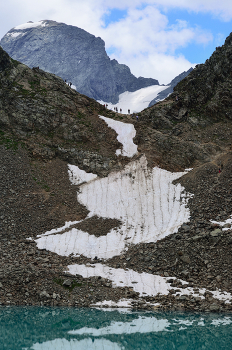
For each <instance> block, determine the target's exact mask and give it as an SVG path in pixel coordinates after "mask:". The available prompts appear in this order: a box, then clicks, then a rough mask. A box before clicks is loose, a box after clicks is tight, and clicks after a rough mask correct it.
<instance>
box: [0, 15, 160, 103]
mask: <svg viewBox="0 0 232 350" xmlns="http://www.w3.org/2000/svg"><path fill="white" fill-rule="evenodd" d="M0 45H1V46H2V47H3V49H4V50H6V51H7V52H8V53H9V55H10V56H11V57H13V58H14V59H17V60H18V61H20V62H23V63H24V64H26V65H28V66H29V67H31V68H32V67H36V66H39V67H40V68H41V69H43V70H45V71H48V72H51V73H54V74H56V75H58V76H60V77H62V78H63V79H66V80H67V81H70V82H72V83H73V84H74V85H75V87H76V89H77V91H78V92H80V93H82V94H84V95H86V96H89V97H92V98H94V99H96V100H102V101H105V102H112V103H116V102H118V96H119V94H121V93H123V92H125V91H136V90H138V89H141V88H143V87H147V86H150V85H158V84H159V82H158V80H156V79H151V78H143V77H139V78H136V77H135V76H134V75H133V74H132V73H131V71H130V69H129V67H127V66H126V65H124V64H119V63H118V62H117V61H116V60H115V59H114V60H111V59H110V58H109V57H108V55H107V53H106V51H105V42H104V41H103V40H102V39H101V38H99V37H95V36H94V35H92V34H89V33H88V32H86V31H85V30H83V29H80V28H77V27H74V26H71V25H67V24H65V23H58V22H55V21H50V20H42V21H39V22H35V23H33V22H29V23H25V24H22V25H19V26H16V27H15V28H13V29H11V30H10V31H9V32H8V33H6V35H5V36H4V37H3V38H2V40H1V41H0Z"/></svg>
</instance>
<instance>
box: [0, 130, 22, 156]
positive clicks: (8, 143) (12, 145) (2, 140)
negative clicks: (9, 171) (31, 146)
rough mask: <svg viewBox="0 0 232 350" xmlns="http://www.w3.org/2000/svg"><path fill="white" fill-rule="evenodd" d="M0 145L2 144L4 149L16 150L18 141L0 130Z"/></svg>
mask: <svg viewBox="0 0 232 350" xmlns="http://www.w3.org/2000/svg"><path fill="white" fill-rule="evenodd" d="M0 145H4V146H5V147H6V149H12V150H13V151H17V150H18V146H19V143H18V141H17V140H14V138H10V137H7V136H5V133H4V131H2V130H0Z"/></svg>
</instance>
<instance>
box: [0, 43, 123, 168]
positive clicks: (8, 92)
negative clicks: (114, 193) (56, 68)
mask: <svg viewBox="0 0 232 350" xmlns="http://www.w3.org/2000/svg"><path fill="white" fill-rule="evenodd" d="M102 113H103V114H104V113H107V111H105V110H104V108H103V106H101V105H100V104H99V103H97V102H96V101H95V100H93V99H90V98H88V97H86V96H84V95H81V94H79V93H78V92H76V91H75V90H73V89H71V88H70V87H69V86H67V85H66V84H65V83H64V81H63V80H62V79H61V78H59V77H57V76H55V75H53V74H50V73H46V72H44V71H43V70H41V69H38V68H36V69H30V68H28V67H27V66H25V65H24V64H21V63H19V62H17V61H14V60H12V59H11V58H10V57H9V56H8V54H7V53H6V52H5V51H4V50H3V49H2V48H1V47H0V129H1V130H2V132H5V133H6V135H7V133H10V134H11V135H13V137H16V139H17V140H21V141H23V142H24V144H26V145H27V148H28V149H29V150H30V152H31V154H32V155H33V156H34V157H38V158H43V159H52V158H54V157H55V156H59V157H60V158H62V159H65V160H67V161H69V162H72V163H73V164H77V165H80V166H81V167H82V168H85V169H86V170H87V171H92V172H97V173H99V172H101V171H103V172H104V171H107V170H109V169H110V168H111V167H112V165H113V164H114V160H115V157H116V156H115V150H116V149H117V148H118V146H120V144H119V143H118V141H117V140H116V137H117V134H116V133H115V132H114V131H113V130H112V129H110V130H109V129H108V127H107V126H106V124H105V123H104V121H102V120H100V119H99V117H98V114H102ZM2 137H3V136H2ZM4 139H6V136H4V137H3V140H2V142H3V143H4Z"/></svg>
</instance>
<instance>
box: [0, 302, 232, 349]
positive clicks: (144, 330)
mask: <svg viewBox="0 0 232 350" xmlns="http://www.w3.org/2000/svg"><path fill="white" fill-rule="evenodd" d="M0 349H1V350H2V349H7V350H16V349H17V350H20V349H24V350H26V349H27V350H29V349H33V350H53V349H55V350H92V349H93V350H95V349H97V350H122V349H129V350H135V349H138V350H140V349H146V350H150V349H152V350H154V349H159V350H172V349H178V350H187V349H189V350H190V349H191V350H193V349H197V350H198V349H210V350H212V349H217V350H218V349H220V350H224V349H230V350H231V349H232V315H231V316H230V315H224V314H190V313H149V312H131V311H129V312H126V311H125V310H106V309H105V310H102V309H101V310H99V309H98V310H97V309H74V308H35V307H28V308H20V307H0Z"/></svg>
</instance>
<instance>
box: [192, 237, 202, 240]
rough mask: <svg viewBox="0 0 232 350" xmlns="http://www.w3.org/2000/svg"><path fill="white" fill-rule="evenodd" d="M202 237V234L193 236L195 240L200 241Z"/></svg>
mask: <svg viewBox="0 0 232 350" xmlns="http://www.w3.org/2000/svg"><path fill="white" fill-rule="evenodd" d="M201 239H202V236H193V237H192V240H193V241H200V240H201Z"/></svg>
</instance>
